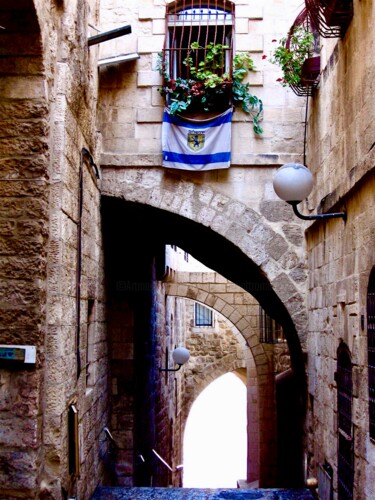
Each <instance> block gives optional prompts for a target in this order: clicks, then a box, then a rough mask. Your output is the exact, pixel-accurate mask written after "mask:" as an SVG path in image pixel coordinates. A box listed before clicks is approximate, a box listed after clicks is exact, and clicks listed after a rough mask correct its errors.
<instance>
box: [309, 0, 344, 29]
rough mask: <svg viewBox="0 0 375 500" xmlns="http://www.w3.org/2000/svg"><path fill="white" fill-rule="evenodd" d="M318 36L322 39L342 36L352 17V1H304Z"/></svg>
mask: <svg viewBox="0 0 375 500" xmlns="http://www.w3.org/2000/svg"><path fill="white" fill-rule="evenodd" d="M305 4H306V8H307V10H308V11H309V15H310V17H311V19H312V20H313V22H314V24H315V26H316V29H317V30H318V31H319V34H320V35H321V36H323V37H324V38H336V37H340V36H343V35H344V34H345V31H346V30H347V27H348V25H349V23H350V21H351V19H352V17H353V2H352V0H305Z"/></svg>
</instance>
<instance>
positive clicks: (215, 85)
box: [158, 42, 263, 134]
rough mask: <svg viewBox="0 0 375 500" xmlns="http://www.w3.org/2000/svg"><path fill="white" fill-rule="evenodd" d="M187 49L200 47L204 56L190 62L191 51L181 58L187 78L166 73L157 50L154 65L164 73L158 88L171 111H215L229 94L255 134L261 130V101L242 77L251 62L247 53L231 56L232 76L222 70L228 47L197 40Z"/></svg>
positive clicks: (191, 59)
mask: <svg viewBox="0 0 375 500" xmlns="http://www.w3.org/2000/svg"><path fill="white" fill-rule="evenodd" d="M190 47H191V50H192V51H197V50H204V60H201V61H199V62H198V64H196V63H194V59H193V57H192V54H191V52H189V54H188V55H187V57H186V58H185V59H184V61H183V64H184V65H185V66H186V68H187V73H188V74H189V78H180V77H179V78H175V79H172V78H170V76H169V71H168V68H167V67H166V66H165V62H164V60H163V56H162V54H159V61H158V69H159V71H160V74H161V75H162V76H163V77H164V85H163V87H162V88H161V89H159V92H160V93H161V95H162V96H164V97H165V99H166V101H167V104H168V107H169V111H170V113H171V114H176V113H182V112H185V111H186V112H195V111H200V112H202V111H203V112H210V111H218V110H220V109H222V108H223V106H226V107H228V106H229V103H230V100H231V98H232V101H233V104H234V105H235V106H239V107H241V109H242V110H243V111H244V112H245V113H248V114H250V115H251V119H252V122H253V130H254V132H255V133H256V134H261V133H262V132H263V130H262V128H261V127H260V125H259V120H260V118H261V114H262V110H263V104H262V101H261V100H260V99H259V98H258V97H256V96H254V95H253V94H251V92H250V84H249V83H245V82H244V79H245V78H246V76H247V75H248V73H249V71H254V70H255V65H254V62H253V60H252V59H251V56H250V54H248V53H239V54H237V55H236V56H235V57H234V58H233V68H232V76H231V75H230V74H229V73H227V72H222V68H223V67H224V58H225V50H227V49H228V48H229V47H228V46H226V45H222V44H216V45H214V44H213V43H211V42H210V43H208V44H207V46H206V47H201V46H200V45H199V44H198V43H197V42H193V43H192V44H191V46H190Z"/></svg>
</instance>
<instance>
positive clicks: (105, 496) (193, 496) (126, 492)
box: [92, 488, 315, 500]
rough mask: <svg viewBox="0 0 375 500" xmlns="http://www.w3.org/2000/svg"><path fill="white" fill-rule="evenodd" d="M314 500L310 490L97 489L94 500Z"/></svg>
mask: <svg viewBox="0 0 375 500" xmlns="http://www.w3.org/2000/svg"><path fill="white" fill-rule="evenodd" d="M170 498H173V499H176V500H249V499H250V500H252V499H261V500H314V498H315V497H314V495H313V494H312V493H311V492H310V491H309V490H289V489H251V490H245V489H195V488H97V490H96V491H95V493H94V496H93V497H92V500H167V499H170Z"/></svg>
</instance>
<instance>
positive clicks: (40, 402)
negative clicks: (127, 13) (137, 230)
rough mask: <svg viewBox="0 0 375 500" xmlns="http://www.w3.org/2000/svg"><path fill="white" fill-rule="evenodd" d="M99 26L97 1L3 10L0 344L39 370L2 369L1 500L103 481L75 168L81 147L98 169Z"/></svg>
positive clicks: (100, 379)
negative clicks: (95, 29) (17, 350)
mask: <svg viewBox="0 0 375 500" xmlns="http://www.w3.org/2000/svg"><path fill="white" fill-rule="evenodd" d="M97 14H98V11H97V4H96V3H92V5H91V11H90V12H89V10H88V7H87V6H86V5H85V4H83V3H82V2H52V1H50V0H36V1H35V2H34V1H32V0H25V1H23V2H16V3H14V4H12V5H10V4H9V3H7V5H2V6H1V7H0V15H1V23H0V24H1V26H2V30H1V36H2V40H1V42H2V43H1V46H2V58H1V64H0V88H1V103H0V109H1V111H0V113H1V120H2V124H3V126H2V127H1V129H2V132H3V133H2V138H1V145H0V148H1V165H2V168H1V174H0V175H1V183H0V184H1V186H0V189H1V192H0V198H1V207H2V208H1V235H0V237H1V246H0V254H1V260H2V266H1V267H2V277H1V290H2V292H1V293H2V305H1V306H2V313H1V327H0V328H1V334H0V335H1V340H0V342H1V343H4V344H21V345H34V346H35V347H36V352H37V361H36V365H35V366H31V367H29V368H28V369H24V367H17V368H14V367H12V366H8V365H7V366H4V365H2V366H1V369H0V378H1V428H2V429H3V430H4V432H2V433H1V442H0V448H1V449H0V454H1V459H0V460H1V463H2V464H3V465H4V466H3V467H1V473H0V495H2V496H4V497H7V498H10V497H13V496H17V497H25V498H26V497H27V498H37V497H38V498H39V495H41V496H48V497H51V498H52V497H53V498H56V499H59V498H66V497H67V496H73V495H76V494H78V495H79V497H80V498H88V497H89V496H90V495H91V492H92V491H93V489H94V488H95V486H96V484H97V483H98V481H99V480H100V478H104V476H105V472H104V468H105V466H104V465H105V464H104V461H103V457H105V455H106V449H107V447H108V445H107V443H106V441H105V439H104V436H103V434H102V428H103V425H104V424H105V423H107V413H106V412H107V401H106V398H107V394H108V391H107V383H106V380H107V379H106V372H107V365H106V357H105V356H106V342H105V335H106V331H105V328H104V313H103V287H102V271H101V269H102V256H101V236H100V217H99V190H98V183H97V180H96V179H95V175H91V172H90V170H92V168H91V165H90V158H89V156H90V155H89V156H88V155H84V157H82V156H81V153H82V148H86V149H87V151H88V152H91V153H92V157H91V159H92V160H93V161H95V156H97V147H98V145H99V142H98V137H97V134H96V130H95V118H96V117H95V108H96V106H95V103H96V90H97V89H96V52H97V51H96V49H94V50H92V51H91V52H89V50H88V48H87V36H88V35H89V33H90V31H91V29H90V30H89V28H88V23H89V22H90V23H94V24H95V23H96V21H97ZM80 167H82V174H83V176H82V185H83V189H82V193H83V194H82V231H81V236H82V238H81V244H80V246H81V252H80V256H81V259H80V269H81V272H80V275H81V279H80V282H81V286H80V300H79V302H78V301H77V284H78V278H77V269H78V247H79V244H78V229H77V228H78V226H79V198H80V193H79V192H80V190H79V186H80V183H79V172H80ZM78 304H79V306H80V311H81V312H80V315H79V316H80V321H79V322H78V321H77V319H78V310H79V307H78ZM78 327H79V332H78ZM78 358H80V367H81V369H80V370H79V371H78V370H77V366H79V364H78V362H77V359H78ZM86 375H88V376H87V378H86ZM70 404H74V405H75V408H76V409H77V411H78V433H77V436H76V441H77V453H78V454H77V469H78V467H79V469H80V478H79V480H78V471H77V473H76V474H74V473H72V472H71V471H70V470H69V466H68V456H69V453H70V454H71V453H72V450H69V449H68V448H69V446H68V441H69V439H68V408H69V405H70ZM70 434H71V432H70ZM70 448H71V445H70ZM101 453H102V455H101Z"/></svg>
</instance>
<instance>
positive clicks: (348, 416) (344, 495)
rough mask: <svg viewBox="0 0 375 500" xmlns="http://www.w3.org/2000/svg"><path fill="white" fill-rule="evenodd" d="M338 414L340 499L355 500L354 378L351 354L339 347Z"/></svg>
mask: <svg viewBox="0 0 375 500" xmlns="http://www.w3.org/2000/svg"><path fill="white" fill-rule="evenodd" d="M336 380H337V412H338V478H337V481H338V497H339V498H340V500H351V499H352V498H353V481H354V439H353V429H352V427H353V426H352V393H353V377H352V362H351V359H350V353H349V350H348V348H347V347H346V346H344V345H342V346H340V347H339V351H338V356H337V378H336Z"/></svg>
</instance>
